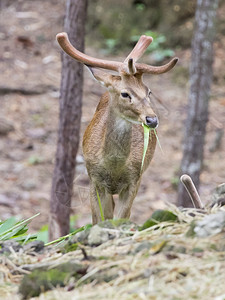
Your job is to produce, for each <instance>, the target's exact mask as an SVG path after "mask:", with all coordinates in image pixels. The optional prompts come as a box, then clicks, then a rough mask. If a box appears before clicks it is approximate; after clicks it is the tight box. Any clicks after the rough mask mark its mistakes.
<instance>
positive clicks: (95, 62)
mask: <svg viewBox="0 0 225 300" xmlns="http://www.w3.org/2000/svg"><path fill="white" fill-rule="evenodd" d="M56 39H57V41H58V43H59V45H60V47H61V48H62V49H63V50H64V51H65V52H66V53H67V54H68V55H70V56H71V57H72V58H74V59H76V60H78V61H79V62H81V63H83V64H85V65H87V66H90V67H96V68H103V69H107V70H112V71H117V72H118V70H119V69H120V67H121V65H122V63H120V62H117V61H108V60H103V59H98V58H93V57H91V56H88V55H86V54H84V53H82V52H80V51H79V50H77V49H76V48H74V47H73V46H72V45H71V43H70V41H69V39H68V35H67V33H65V32H61V33H58V34H57V35H56Z"/></svg>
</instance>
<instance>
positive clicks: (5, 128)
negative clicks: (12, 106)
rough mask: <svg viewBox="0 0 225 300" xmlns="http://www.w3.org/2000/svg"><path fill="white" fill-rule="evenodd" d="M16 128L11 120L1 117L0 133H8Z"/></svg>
mask: <svg viewBox="0 0 225 300" xmlns="http://www.w3.org/2000/svg"><path fill="white" fill-rule="evenodd" d="M14 130H15V129H14V126H13V124H12V123H11V122H10V121H8V120H6V119H5V118H1V117H0V135H7V134H8V133H9V132H10V131H14Z"/></svg>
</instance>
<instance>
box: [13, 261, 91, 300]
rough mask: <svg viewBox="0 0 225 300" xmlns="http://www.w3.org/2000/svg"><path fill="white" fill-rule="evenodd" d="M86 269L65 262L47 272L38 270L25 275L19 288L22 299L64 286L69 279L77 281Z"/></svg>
mask: <svg viewBox="0 0 225 300" xmlns="http://www.w3.org/2000/svg"><path fill="white" fill-rule="evenodd" d="M86 270H87V267H85V266H83V265H82V264H76V263H72V262H67V263H64V264H61V265H59V266H57V267H56V268H53V269H50V270H47V269H44V268H38V269H36V270H34V271H33V272H32V273H31V274H28V275H25V276H24V278H23V279H22V281H21V284H20V287H19V293H20V294H22V299H28V298H30V297H36V296H38V295H39V294H40V293H42V292H45V291H47V290H50V289H52V288H53V287H56V286H60V287H62V286H65V285H66V284H67V283H68V281H69V279H70V278H71V277H75V278H76V279H79V278H80V277H81V276H82V275H84V274H86Z"/></svg>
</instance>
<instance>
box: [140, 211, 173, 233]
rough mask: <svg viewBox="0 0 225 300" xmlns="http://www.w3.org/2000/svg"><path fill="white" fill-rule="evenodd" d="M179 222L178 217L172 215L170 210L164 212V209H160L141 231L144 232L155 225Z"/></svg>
mask: <svg viewBox="0 0 225 300" xmlns="http://www.w3.org/2000/svg"><path fill="white" fill-rule="evenodd" d="M177 220H178V217H177V215H175V214H174V213H172V212H171V211H169V210H162V209H158V210H156V211H155V212H154V213H153V214H152V216H151V218H149V219H148V220H147V221H146V222H145V223H144V224H143V226H141V227H140V228H139V230H140V231H141V230H144V229H146V228H149V227H152V226H154V225H157V224H159V223H162V222H175V221H177Z"/></svg>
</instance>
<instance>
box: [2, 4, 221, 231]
mask: <svg viewBox="0 0 225 300" xmlns="http://www.w3.org/2000/svg"><path fill="white" fill-rule="evenodd" d="M5 3H7V5H6V4H4V1H3V3H2V4H1V5H2V9H1V21H0V22H1V34H0V40H1V43H0V53H1V57H0V60H1V83H0V97H1V98H0V101H1V102H0V105H1V110H0V128H1V130H3V131H5V129H4V128H5V126H6V125H5V123H4V122H5V121H8V123H9V124H8V125H7V126H8V127H9V128H10V126H13V127H14V130H13V131H10V132H8V134H5V135H3V134H2V135H1V138H0V178H1V181H0V207H1V214H0V218H1V219H3V220H4V219H6V218H8V217H9V216H12V215H18V216H20V217H21V218H27V217H30V216H31V215H34V214H35V213H37V212H40V213H41V215H40V216H39V218H38V220H34V221H33V222H32V224H31V228H32V229H33V230H38V229H40V227H41V226H42V225H44V224H46V223H47V222H48V216H49V199H50V189H51V179H52V171H53V166H54V157H55V150H56V141H57V128H58V106H59V105H58V98H59V87H60V75H61V74H60V71H61V55H60V53H61V52H60V49H59V47H58V45H57V43H56V41H55V35H56V34H57V33H58V32H60V31H62V28H63V17H64V11H65V8H64V4H63V2H57V4H56V1H54V0H52V1H45V2H43V1H35V2H33V1H17V2H14V1H11V2H5ZM224 48H225V39H224V38H221V39H220V40H217V41H216V55H215V60H214V69H215V75H214V84H213V87H212V97H211V100H210V115H209V122H208V126H207V135H206V143H205V160H204V170H203V172H202V174H201V182H202V184H201V188H200V194H201V197H202V199H203V201H204V202H207V201H209V200H210V195H211V192H212V190H213V189H214V188H215V187H216V186H217V185H218V184H220V183H222V182H224V178H225V168H224V148H225V147H224V144H225V141H224V138H223V139H222V143H221V145H220V148H219V149H217V150H216V151H215V152H210V148H211V147H212V146H213V144H214V141H215V139H216V134H217V133H216V132H217V131H218V129H219V128H224V112H225V92H224V80H225V79H224V73H223V71H224V70H223V66H224V60H225V54H224V50H223V49H224ZM86 51H87V53H89V54H92V55H94V56H97V57H101V55H102V54H101V51H100V53H99V51H97V50H94V49H91V48H89V47H87V50H86ZM125 56H126V54H124V56H123V57H125ZM176 56H178V57H179V58H180V60H179V63H178V65H177V66H176V68H174V70H172V71H171V72H169V73H168V74H165V75H161V76H156V77H155V76H146V78H145V82H146V84H147V85H148V86H149V87H150V88H151V90H152V91H153V92H154V94H156V95H157V96H158V97H159V98H160V99H162V101H163V103H164V105H165V106H162V105H161V104H159V103H155V106H156V108H157V111H158V113H159V117H160V126H159V129H158V135H159V139H160V143H161V146H162V149H163V152H162V151H161V150H160V148H159V147H157V149H156V153H155V156H154V159H153V161H152V163H151V166H150V167H149V169H148V170H147V171H146V173H145V174H144V176H143V179H142V183H141V186H140V189H139V192H138V195H137V198H136V200H135V203H134V205H133V208H132V216H131V219H132V220H133V221H134V222H137V223H141V222H143V220H145V219H147V218H148V217H149V215H150V214H151V212H152V211H153V210H155V209H156V208H162V207H164V206H165V203H166V202H172V203H175V202H176V186H177V182H178V177H177V175H178V170H179V166H180V161H181V157H182V144H183V142H182V139H183V131H184V122H185V118H186V113H187V101H188V100H187V99H188V68H189V64H190V50H185V51H177V52H176ZM111 58H112V57H111ZM113 59H116V60H117V59H118V60H122V59H123V58H121V57H116V58H115V57H113ZM143 60H144V61H145V62H146V63H147V62H148V61H149V57H148V56H145V57H144V58H143ZM84 75H85V82H84V98H83V113H82V120H81V122H82V123H81V141H82V136H83V132H84V130H85V128H86V127H87V125H88V123H89V122H90V120H91V118H92V116H93V114H94V111H95V108H96V105H97V103H98V100H99V97H100V95H101V94H102V93H103V92H104V89H103V88H102V87H100V85H99V84H98V83H97V82H96V81H95V80H93V78H92V77H91V75H90V74H89V72H88V71H87V70H85V73H84ZM153 101H154V99H153ZM2 120H3V121H2ZM7 126H6V127H7ZM6 130H7V129H6ZM80 143H81V142H80ZM77 160H78V164H77V169H76V177H75V180H74V195H73V200H72V214H76V215H77V226H82V225H84V224H87V223H89V222H90V207H89V200H88V185H89V181H88V176H87V173H86V170H85V166H84V162H83V158H82V150H81V147H80V149H79V154H78V157H77ZM65 184H66V183H65Z"/></svg>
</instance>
